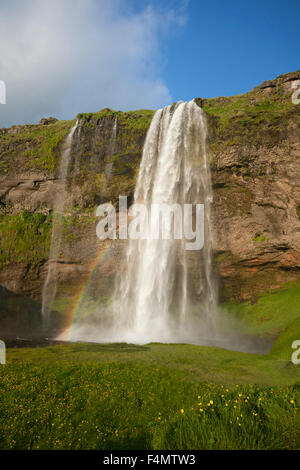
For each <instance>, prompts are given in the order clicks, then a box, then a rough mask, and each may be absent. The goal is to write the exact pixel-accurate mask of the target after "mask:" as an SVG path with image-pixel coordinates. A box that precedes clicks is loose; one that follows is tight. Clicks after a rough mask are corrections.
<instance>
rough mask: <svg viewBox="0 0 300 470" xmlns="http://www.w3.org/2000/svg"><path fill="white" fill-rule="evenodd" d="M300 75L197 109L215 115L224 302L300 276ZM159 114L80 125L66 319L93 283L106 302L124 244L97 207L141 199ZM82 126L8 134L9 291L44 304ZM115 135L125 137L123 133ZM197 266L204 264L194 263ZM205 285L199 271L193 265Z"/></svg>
mask: <svg viewBox="0 0 300 470" xmlns="http://www.w3.org/2000/svg"><path fill="white" fill-rule="evenodd" d="M297 79H300V73H297V72H294V73H290V74H286V75H283V76H280V77H278V78H277V79H275V80H272V81H269V82H265V83H264V84H262V85H260V86H258V87H256V88H254V89H253V90H252V91H250V92H249V93H246V94H245V95H240V96H234V97H229V98H228V97H227V98H223V97H221V98H215V99H201V100H200V99H197V100H196V101H197V102H198V104H199V105H201V106H202V107H203V109H204V111H205V112H206V113H207V117H208V125H209V142H208V150H209V157H210V161H211V169H212V180H213V189H214V203H213V226H214V249H215V262H216V266H215V268H216V274H217V275H218V276H219V278H220V299H221V300H227V299H229V298H232V297H234V298H236V299H237V300H246V299H251V300H255V299H256V298H257V296H258V295H259V294H260V293H262V292H264V291H266V290H267V289H269V288H279V287H280V286H281V285H282V284H283V283H286V282H288V281H290V280H294V279H297V278H299V273H300V185H299V178H300V105H299V104H298V105H295V104H293V102H292V100H291V95H292V92H293V91H294V90H293V88H292V87H291V85H292V84H293V83H296V80H297ZM152 116H153V112H152V111H147V110H142V111H136V112H129V113H121V112H115V111H111V110H109V109H106V110H103V111H100V112H99V113H95V114H83V115H79V116H78V119H79V126H78V127H77V130H76V133H75V135H74V139H73V147H72V162H71V169H70V176H69V178H68V199H67V201H66V211H65V214H64V233H63V243H62V248H61V253H60V256H59V260H58V263H57V273H58V297H57V301H56V305H55V307H56V309H57V310H64V309H65V308H66V307H67V306H68V305H69V304H70V303H71V302H72V301H73V299H74V295H75V294H76V293H78V292H79V291H80V290H81V289H82V288H83V286H85V285H86V283H87V280H88V279H89V280H90V282H91V285H92V286H93V289H92V290H93V291H94V292H97V296H98V297H99V298H100V299H101V301H103V302H106V301H107V298H108V296H109V293H110V292H111V290H112V286H113V278H114V275H115V273H116V270H117V269H119V266H120V262H121V261H122V259H123V249H124V244H122V243H120V242H119V241H118V243H116V242H113V243H111V242H107V241H106V242H101V241H99V240H98V239H97V237H96V232H95V226H96V223H97V219H96V217H95V208H96V206H97V205H98V204H100V203H102V202H105V201H111V202H113V203H114V204H116V202H117V198H118V196H119V195H127V196H129V200H130V198H132V195H133V190H134V186H135V181H136V176H137V172H138V168H139V162H140V158H141V153H142V147H143V143H144V139H145V135H146V132H147V129H148V126H149V124H150V122H151V118H152ZM72 124H74V122H69V121H56V120H54V119H48V120H43V121H42V122H41V123H40V124H38V125H28V126H15V127H13V128H11V129H2V130H0V175H1V176H0V233H1V241H0V285H2V286H3V287H5V288H6V289H8V290H9V291H11V292H13V293H15V294H22V295H25V296H28V297H31V298H33V299H35V300H37V301H40V298H41V290H42V285H43V282H44V279H45V276H46V273H47V267H48V255H49V247H50V237H51V224H52V211H53V204H54V198H55V195H56V192H57V191H58V187H59V185H58V174H57V168H58V161H59V158H60V152H61V148H62V143H63V139H64V137H65V136H66V135H67V133H68V131H69V129H70V128H71V126H72ZM114 132H115V137H114V139H112V135H114V134H113V133H114ZM191 264H192V265H193V261H192V260H191ZM193 269H194V272H195V277H197V275H196V271H197V266H193Z"/></svg>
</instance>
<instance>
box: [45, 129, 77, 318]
mask: <svg viewBox="0 0 300 470" xmlns="http://www.w3.org/2000/svg"><path fill="white" fill-rule="evenodd" d="M77 126H78V121H76V124H75V125H74V126H73V127H72V128H71V130H70V132H69V134H68V136H67V138H66V139H65V142H64V144H63V149H62V155H61V161H60V165H59V170H58V182H59V188H58V189H56V196H55V200H54V211H53V212H54V214H53V226H52V235H51V245H50V254H49V263H48V272H47V276H46V280H45V283H44V286H43V292H42V316H43V320H44V323H45V325H46V326H47V325H48V322H49V315H50V313H51V310H52V305H53V302H54V299H55V295H56V288H57V260H58V258H59V254H60V249H61V241H62V235H63V214H64V207H65V201H66V196H67V178H68V173H69V167H70V160H71V148H72V141H73V136H74V133H75V131H76V129H77Z"/></svg>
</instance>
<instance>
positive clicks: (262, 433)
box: [0, 283, 300, 450]
mask: <svg viewBox="0 0 300 470" xmlns="http://www.w3.org/2000/svg"><path fill="white" fill-rule="evenodd" d="M299 305H300V286H299V285H298V284H297V283H291V284H287V285H286V286H285V287H284V288H283V289H282V290H280V291H278V292H270V293H268V294H266V295H264V296H262V297H261V298H260V299H259V301H258V302H257V303H256V304H250V303H245V304H240V305H237V304H234V303H231V304H229V305H227V310H228V312H229V315H230V317H231V318H233V319H234V323H235V325H236V328H237V329H238V330H239V331H243V332H248V333H249V332H251V333H258V332H260V333H264V335H266V336H270V335H271V336H272V337H275V336H277V339H276V341H275V342H274V344H273V347H272V350H271V351H270V353H269V354H267V355H262V354H248V353H241V352H237V351H228V350H225V349H221V348H216V347H207V346H194V345H184V344H158V343H153V344H148V345H144V346H138V345H128V344H121V343H120V344H102V345H101V344H88V343H87V344H85V343H76V344H57V345H54V346H48V347H44V348H23V349H14V348H9V349H8V350H7V364H6V365H5V366H1V367H0V383H1V388H0V448H1V449H107V450H109V449H297V448H299V446H300V414H299V406H300V366H297V365H295V364H293V363H292V362H291V355H292V353H293V350H292V348H291V345H292V343H293V341H295V340H297V339H300V315H299Z"/></svg>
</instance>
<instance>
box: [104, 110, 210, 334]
mask: <svg viewBox="0 0 300 470" xmlns="http://www.w3.org/2000/svg"><path fill="white" fill-rule="evenodd" d="M206 137H207V128H206V121H205V117H204V113H203V111H202V110H201V108H199V107H198V106H197V105H196V103H195V102H194V101H190V102H188V103H182V102H180V103H178V104H177V105H176V106H175V108H173V109H172V108H171V107H170V106H168V107H166V108H164V109H162V110H159V111H157V112H156V114H155V116H154V118H153V120H152V123H151V126H150V129H149V131H148V134H147V138H146V142H145V145H144V151H143V157H142V162H141V167H140V171H139V176H138V181H137V185H136V190H135V196H134V202H135V203H143V204H145V205H146V206H147V207H149V206H150V204H153V203H158V204H180V205H181V206H183V204H197V203H202V204H204V208H205V229H204V230H205V242H204V248H203V249H202V250H201V253H197V252H189V253H188V252H187V251H186V250H185V249H184V246H185V240H182V241H178V240H151V239H146V240H130V241H129V242H128V248H127V254H126V257H127V267H126V269H125V272H122V273H120V276H119V279H118V281H117V286H116V291H115V296H114V301H113V308H114V326H113V339H114V340H115V341H121V340H125V341H131V342H141V343H145V342H149V341H188V342H191V341H199V340H200V339H201V338H199V336H203V337H210V338H211V337H212V336H214V335H215V332H216V312H217V308H216V307H217V286H216V282H215V279H214V277H213V272H212V233H211V220H210V205H211V202H212V189H211V178H210V171H209V164H208V161H207V155H206ZM191 256H194V257H195V258H196V259H197V263H199V264H198V266H197V267H196V269H197V270H198V276H196V277H198V283H199V285H198V289H197V290H198V292H197V294H198V295H197V299H198V300H197V302H196V301H195V300H193V299H192V298H191V292H190V291H191V288H190V286H189V279H190V278H189V267H190V265H191V263H190V259H188V258H191ZM195 327H196V330H195Z"/></svg>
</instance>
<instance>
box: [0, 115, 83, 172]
mask: <svg viewBox="0 0 300 470" xmlns="http://www.w3.org/2000/svg"><path fill="white" fill-rule="evenodd" d="M73 123H74V121H56V122H54V123H51V124H48V125H43V124H37V125H28V126H15V127H13V128H11V129H9V130H7V129H2V130H0V172H1V173H4V174H9V173H10V172H13V171H14V170H16V169H17V170H20V169H23V170H24V171H26V170H29V169H34V170H35V169H36V170H44V171H47V172H50V173H53V172H54V171H55V169H56V166H57V162H58V159H59V152H58V151H57V150H58V147H59V144H60V143H61V141H62V140H63V138H64V137H65V136H66V135H67V134H68V132H69V130H70V128H71V126H72V124H73Z"/></svg>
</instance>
